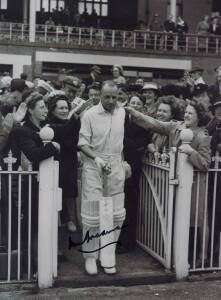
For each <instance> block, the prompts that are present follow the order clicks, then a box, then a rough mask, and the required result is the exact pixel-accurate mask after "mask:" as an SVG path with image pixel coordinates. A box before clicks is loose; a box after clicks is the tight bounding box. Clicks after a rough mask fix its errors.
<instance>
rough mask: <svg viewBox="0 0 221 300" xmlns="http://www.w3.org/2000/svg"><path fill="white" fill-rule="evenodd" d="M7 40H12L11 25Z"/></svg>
mask: <svg viewBox="0 0 221 300" xmlns="http://www.w3.org/2000/svg"><path fill="white" fill-rule="evenodd" d="M9 40H10V41H11V40H12V23H10V25H9Z"/></svg>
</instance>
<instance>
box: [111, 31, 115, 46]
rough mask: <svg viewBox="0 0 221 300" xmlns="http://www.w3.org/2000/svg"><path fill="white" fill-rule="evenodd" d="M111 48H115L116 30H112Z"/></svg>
mask: <svg viewBox="0 0 221 300" xmlns="http://www.w3.org/2000/svg"><path fill="white" fill-rule="evenodd" d="M111 47H113V48H114V47H115V30H112V37H111Z"/></svg>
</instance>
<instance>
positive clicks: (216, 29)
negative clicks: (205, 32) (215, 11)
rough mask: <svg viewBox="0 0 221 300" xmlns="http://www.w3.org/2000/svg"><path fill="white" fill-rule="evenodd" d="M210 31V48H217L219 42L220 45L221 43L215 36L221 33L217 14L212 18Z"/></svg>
mask: <svg viewBox="0 0 221 300" xmlns="http://www.w3.org/2000/svg"><path fill="white" fill-rule="evenodd" d="M209 33H210V34H211V38H210V43H209V48H210V50H216V46H217V44H218V45H219V43H217V42H216V38H215V36H216V35H221V25H220V23H219V18H218V17H217V16H214V17H213V18H212V22H211V24H210V27H209Z"/></svg>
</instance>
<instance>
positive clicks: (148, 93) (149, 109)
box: [142, 82, 159, 116]
mask: <svg viewBox="0 0 221 300" xmlns="http://www.w3.org/2000/svg"><path fill="white" fill-rule="evenodd" d="M158 94H159V90H158V86H157V85H156V84H155V83H154V82H147V83H145V84H144V86H143V88H142V96H143V97H144V99H145V102H144V112H145V114H147V115H149V116H155V113H156V102H157V98H158Z"/></svg>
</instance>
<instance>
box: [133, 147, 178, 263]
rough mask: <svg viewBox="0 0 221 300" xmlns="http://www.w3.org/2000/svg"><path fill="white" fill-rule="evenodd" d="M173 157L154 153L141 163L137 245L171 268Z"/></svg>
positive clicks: (173, 155)
mask: <svg viewBox="0 0 221 300" xmlns="http://www.w3.org/2000/svg"><path fill="white" fill-rule="evenodd" d="M174 168H175V153H174V152H172V151H171V153H170V154H169V155H168V154H166V153H165V152H164V153H163V154H160V153H158V152H156V153H155V154H154V155H149V156H148V157H146V158H145V159H143V165H142V174H141V178H140V198H139V210H138V216H139V217H138V230H137V243H138V244H139V245H140V246H141V247H142V248H143V249H144V250H146V251H147V252H148V253H150V254H151V255H152V256H154V257H155V258H157V260H159V261H160V262H161V263H162V264H163V265H164V266H165V267H166V268H168V269H170V268H171V254H172V252H171V249H172V247H171V243H172V222H173V201H174V187H175V183H176V181H174V175H175V169H174Z"/></svg>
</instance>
